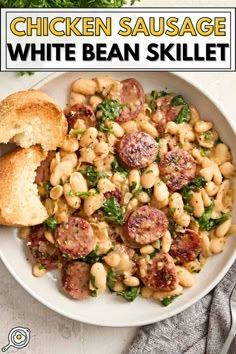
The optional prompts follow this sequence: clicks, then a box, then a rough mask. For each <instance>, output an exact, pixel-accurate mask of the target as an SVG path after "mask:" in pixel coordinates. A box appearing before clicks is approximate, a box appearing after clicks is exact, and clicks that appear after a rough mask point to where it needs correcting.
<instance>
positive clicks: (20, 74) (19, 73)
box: [1, 6, 34, 76]
mask: <svg viewBox="0 0 236 354" xmlns="http://www.w3.org/2000/svg"><path fill="white" fill-rule="evenodd" d="M1 7H2V6H1ZM7 7H8V6H7ZM16 75H17V76H32V75H34V72H33V71H17V73H16Z"/></svg>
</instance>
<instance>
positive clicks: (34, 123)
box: [0, 90, 67, 151]
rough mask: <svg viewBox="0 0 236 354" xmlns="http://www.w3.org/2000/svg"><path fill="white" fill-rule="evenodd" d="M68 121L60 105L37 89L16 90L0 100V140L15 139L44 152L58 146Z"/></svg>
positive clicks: (0, 141)
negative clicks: (39, 148) (38, 147)
mask: <svg viewBox="0 0 236 354" xmlns="http://www.w3.org/2000/svg"><path fill="white" fill-rule="evenodd" d="M66 132H67V120H66V118H65V116H64V114H63V112H62V110H61V109H60V107H59V106H58V105H57V104H56V103H55V102H54V101H53V99H52V98H51V97H49V96H48V95H47V94H46V93H44V92H42V91H38V90H28V91H20V92H16V93H14V94H12V95H10V96H8V97H6V98H5V99H4V100H2V101H1V102H0V143H5V144H6V143H8V142H10V141H11V142H14V143H16V144H17V145H19V146H21V147H23V148H28V147H30V146H32V145H37V144H38V145H41V146H42V148H43V149H44V150H46V151H48V150H55V149H56V148H57V147H59V146H61V144H62V142H63V140H64V138H65V135H66Z"/></svg>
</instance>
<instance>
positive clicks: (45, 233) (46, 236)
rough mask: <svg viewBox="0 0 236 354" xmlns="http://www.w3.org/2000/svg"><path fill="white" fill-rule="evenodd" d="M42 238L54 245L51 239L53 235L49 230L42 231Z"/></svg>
mask: <svg viewBox="0 0 236 354" xmlns="http://www.w3.org/2000/svg"><path fill="white" fill-rule="evenodd" d="M44 237H45V238H46V240H47V241H48V242H50V243H52V244H54V243H55V241H54V238H53V234H52V233H51V231H49V230H44Z"/></svg>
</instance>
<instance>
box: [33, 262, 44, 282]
mask: <svg viewBox="0 0 236 354" xmlns="http://www.w3.org/2000/svg"><path fill="white" fill-rule="evenodd" d="M46 273H47V270H46V269H45V268H44V267H43V266H42V265H41V264H39V263H36V264H35V265H34V266H33V268H32V274H33V275H34V276H35V277H37V278H40V277H42V276H43V275H44V274H46Z"/></svg>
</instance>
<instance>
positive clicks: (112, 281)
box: [107, 269, 116, 291]
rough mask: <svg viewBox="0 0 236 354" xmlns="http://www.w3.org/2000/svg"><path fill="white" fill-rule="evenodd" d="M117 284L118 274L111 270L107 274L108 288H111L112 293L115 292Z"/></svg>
mask: <svg viewBox="0 0 236 354" xmlns="http://www.w3.org/2000/svg"><path fill="white" fill-rule="evenodd" d="M115 282H116V272H114V270H111V269H110V270H109V271H108V272H107V286H108V288H109V290H110V291H114V290H113V288H114V285H115Z"/></svg>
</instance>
